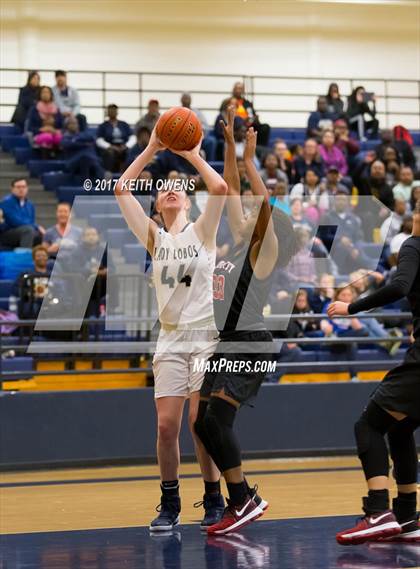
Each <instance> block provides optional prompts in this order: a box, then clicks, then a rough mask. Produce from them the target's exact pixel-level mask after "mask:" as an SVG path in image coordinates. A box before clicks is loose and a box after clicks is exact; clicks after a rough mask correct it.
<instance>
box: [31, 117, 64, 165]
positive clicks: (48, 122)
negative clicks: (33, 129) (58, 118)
mask: <svg viewBox="0 0 420 569" xmlns="http://www.w3.org/2000/svg"><path fill="white" fill-rule="evenodd" d="M62 138H63V134H62V132H61V130H60V129H59V128H56V127H55V119H54V117H53V116H52V115H47V116H46V117H45V118H43V119H42V125H41V127H40V129H39V130H38V134H36V135H35V136H34V143H35V144H36V145H37V146H39V148H41V151H42V157H43V158H53V157H54V156H55V154H56V152H57V151H58V150H59V149H60V145H61V139H62Z"/></svg>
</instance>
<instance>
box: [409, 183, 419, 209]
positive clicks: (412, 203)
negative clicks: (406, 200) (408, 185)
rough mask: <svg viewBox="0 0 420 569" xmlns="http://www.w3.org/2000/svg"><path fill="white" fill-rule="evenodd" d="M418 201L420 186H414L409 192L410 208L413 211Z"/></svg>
mask: <svg viewBox="0 0 420 569" xmlns="http://www.w3.org/2000/svg"><path fill="white" fill-rule="evenodd" d="M419 200H420V186H414V187H413V189H412V191H411V198H410V208H411V211H414V208H415V207H416V204H417V202H418V201H419Z"/></svg>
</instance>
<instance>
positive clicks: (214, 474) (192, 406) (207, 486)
mask: <svg viewBox="0 0 420 569" xmlns="http://www.w3.org/2000/svg"><path fill="white" fill-rule="evenodd" d="M199 407H200V392H199V391H195V392H193V393H191V395H190V401H189V413H188V423H189V427H190V431H191V435H192V437H193V441H194V446H195V453H196V456H197V460H198V462H199V464H200V469H201V474H202V476H203V481H204V495H203V500H202V502H197V503H196V504H195V506H196V507H199V506H201V505H203V507H204V518H203V520H202V521H201V529H207V528H208V527H209V526H211V525H213V524H215V523H217V522H218V521H219V520H220V518H221V517H222V515H223V512H224V509H225V501H224V499H223V496H222V494H221V491H220V471H219V469H218V468H217V466H216V465H215V463H214V461H213V459H212V458H211V456H210V454H209V452H208V451H207V449H206V447H205V445H204V444H203V442H202V441H201V439H200V437H199V436H198V435H197V432H196V428H195V425H196V422H197V418H198V410H199Z"/></svg>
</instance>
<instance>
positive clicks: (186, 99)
mask: <svg viewBox="0 0 420 569" xmlns="http://www.w3.org/2000/svg"><path fill="white" fill-rule="evenodd" d="M181 106H182V107H185V108H186V109H191V110H192V111H193V112H194V113H195V114H196V115H197V117H198V120H199V121H200V123H201V128H202V129H203V134H204V136H207V135H208V134H210V127H209V124H208V122H207V119H206V117H205V115H204V113H203V111H200V109H197V108H196V107H191V95H190V93H182V95H181Z"/></svg>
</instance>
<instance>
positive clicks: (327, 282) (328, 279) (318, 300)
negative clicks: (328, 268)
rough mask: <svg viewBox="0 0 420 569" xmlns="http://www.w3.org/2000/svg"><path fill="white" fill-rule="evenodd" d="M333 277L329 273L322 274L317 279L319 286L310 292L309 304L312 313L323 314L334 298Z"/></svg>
mask: <svg viewBox="0 0 420 569" xmlns="http://www.w3.org/2000/svg"><path fill="white" fill-rule="evenodd" d="M334 286H335V277H334V275H331V274H329V273H322V275H321V276H320V278H319V286H317V287H316V288H315V289H313V290H312V291H310V294H309V304H310V306H311V308H312V309H313V311H314V312H316V313H318V314H320V313H321V312H325V310H324V309H325V307H326V306H328V305H329V303H330V302H331V301H332V299H333V297H334Z"/></svg>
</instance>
